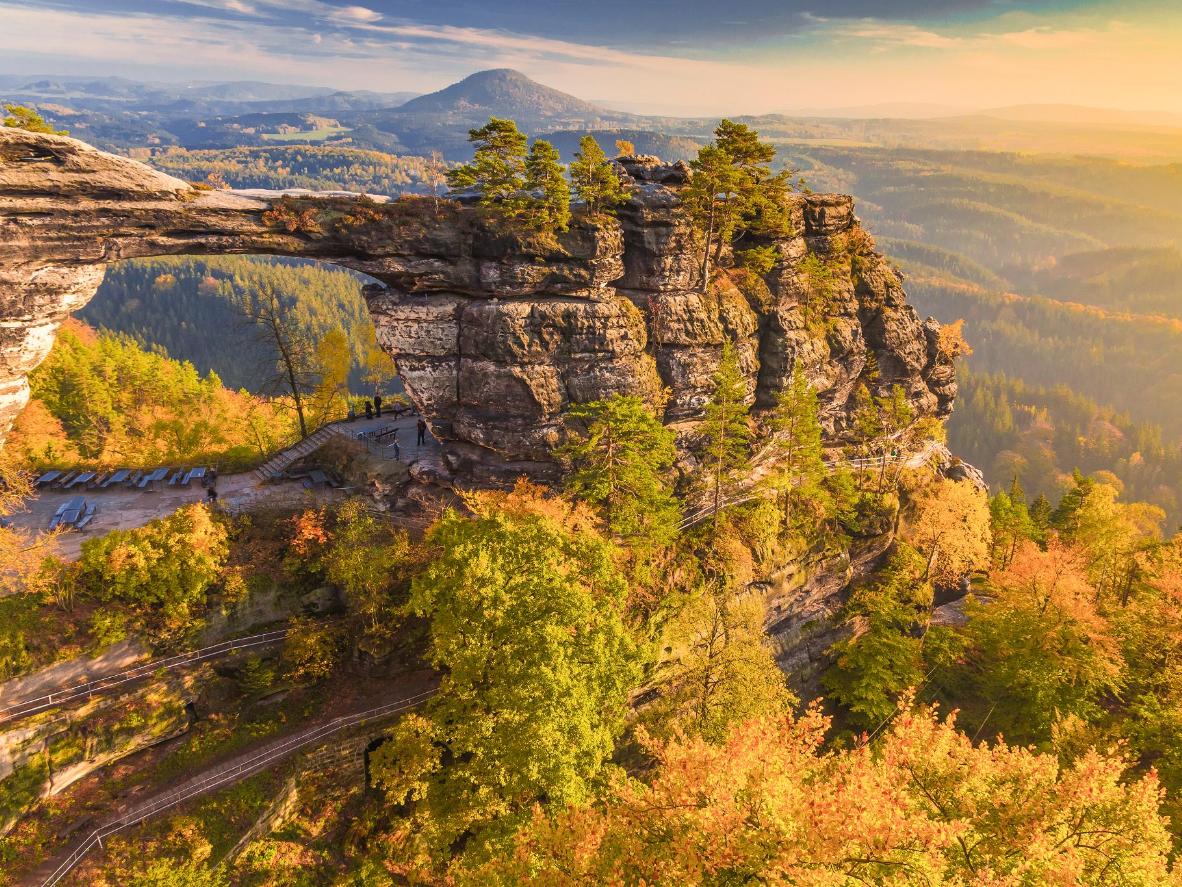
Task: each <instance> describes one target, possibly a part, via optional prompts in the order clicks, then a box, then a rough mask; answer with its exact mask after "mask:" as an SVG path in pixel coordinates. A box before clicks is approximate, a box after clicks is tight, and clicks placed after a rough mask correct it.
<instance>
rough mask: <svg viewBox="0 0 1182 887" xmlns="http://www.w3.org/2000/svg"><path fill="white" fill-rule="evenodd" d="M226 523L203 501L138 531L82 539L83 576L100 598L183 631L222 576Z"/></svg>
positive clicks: (168, 629)
mask: <svg viewBox="0 0 1182 887" xmlns="http://www.w3.org/2000/svg"><path fill="white" fill-rule="evenodd" d="M227 539H228V534H227V530H226V527H225V525H224V524H223V522H222V521H221V520H219V519H218V518H216V517H215V516H214V515H213V514H212V513H211V512H210V510H209V509H208V508H207V507H206V506H205V505H201V504H197V505H186V506H184V507H182V508H180V509H178V510H177V511H175V512H173V513H172V514H170V515H168V516H167V517H161V518H157V519H155V520H153V521H149V522H148V523H147V524H145V525H144V526H142V527H139V528H137V529H134V530H114V531H112V532H110V533H107V534H106V535H105V536H99V537H97V538H95V539H88V540H86V541H85V542H83V543H82V557H81V560H80V567H81V574H82V581H83V583H84V585H85V586H86V587H87V588H88V589H89V591H90V593H92V594H93V595H94V596H95V597H96V598H98V599H99V600H117V601H121V602H123V603H127V604H130V605H132V606H133V607H135V608H136V609H137V610H139V612H140V613H141V614H142V615H143V617H144V619H145V620H146V621H147V622H148V623H149V624H151V625H152V626H153V627H154V628H155V629H156V630H157V631H160V632H163V633H165V634H174V633H177V632H181V631H183V630H185V629H187V628H189V627H191V625H192V617H193V615H194V613H195V611H196V610H197V609H198V608H199V607H200V606H201V605H202V604H203V603H204V600H205V595H206V593H207V592H208V591H209V590H210V588H211V586H212V585H213V583H214V581H215V580H216V579H217V578H218V576H219V574H220V572H221V568H222V566H223V565H224V563H225V560H226V555H227V553H228V546H227Z"/></svg>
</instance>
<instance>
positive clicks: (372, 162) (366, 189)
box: [145, 145, 441, 195]
mask: <svg viewBox="0 0 1182 887" xmlns="http://www.w3.org/2000/svg"><path fill="white" fill-rule="evenodd" d="M145 159H146V160H147V161H148V162H149V163H151V165H152V166H154V167H156V168H157V169H159V170H161V171H163V172H166V173H169V174H170V175H174V176H177V177H178V178H182V179H187V180H192V181H199V182H204V181H208V180H209V179H210V177H211V176H212V177H214V178H215V179H216V180H218V181H219V182H225V184H226V185H228V186H230V187H232V188H271V189H285V188H307V189H310V190H313V191H357V192H360V193H363V194H390V195H396V194H402V193H407V192H411V193H423V192H429V191H430V190H431V182H432V176H433V172H432V169H433V164H434V165H435V166H436V167H438V166H439V164H440V163H441V162H440V161H432V160H431V158H429V157H415V156H395V155H394V154H387V153H384V152H381V151H366V150H361V149H358V148H348V147H317V146H315V145H293V146H286V147H266V148H226V149H222V150H196V151H188V150H185V149H184V148H168V149H165V150H159V151H154V152H153V153H152V154H151V155H150V156H149V157H147V158H145ZM434 175H435V178H436V179H438V175H437V174H434Z"/></svg>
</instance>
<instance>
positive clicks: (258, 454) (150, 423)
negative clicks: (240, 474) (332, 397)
mask: <svg viewBox="0 0 1182 887" xmlns="http://www.w3.org/2000/svg"><path fill="white" fill-rule="evenodd" d="M29 383H30V386H31V388H32V400H31V401H30V403H29V406H28V407H27V408H26V409H25V411H24V412H23V413H22V414H21V415H20V417H19V418H18V419H17V423H16V426H15V427H14V428H13V431H12V433H11V435H10V437H9V439H8V441H6V443H5V450H6V451H8V452H10V454H15V455H16V456H17V457H19V458H21V459H26V460H28V461H30V462H32V463H34V464H37V465H61V466H70V465H77V464H88V465H104V466H116V465H119V466H130V467H150V466H157V465H166V464H169V463H174V462H199V461H206V462H211V463H217V464H220V465H222V466H223V467H225V468H233V467H242V466H245V465H249V464H251V463H252V462H256V461H258V460H260V459H261V458H263V457H264V456H265V455H266V454H268V453H270V452H272V451H274V450H276V449H278V448H280V447H282V446H283V445H285V444H286V443H288V442H290V441H291V439H292V437H293V435H294V432H295V429H294V425H293V424H292V421H291V418H290V411H289V410H288V409H286V408H284V406H283V405H282V403H281V402H279V401H268V400H263V399H260V398H257V397H254V396H252V395H250V394H247V393H246V392H237V391H232V390H228V389H227V388H225V387H223V385H222V382H221V379H220V378H219V377H218V376H217V374H216V373H207V374H202V373H201V372H199V371H198V370H197V369H196V368H195V367H194V366H193V365H192V364H191V363H187V362H181V361H176V360H172V359H170V358H168V357H167V356H166V355H164V354H161V353H159V352H154V351H145V350H144V349H142V348H141V347H140V346H139V345H137V344H136V343H135V342H134V341H133V340H131V339H130V338H128V337H126V336H121V335H114V334H108V333H104V334H96V333H95V332H94V331H93V330H91V329H89V328H88V327H85V326H83V325H82V324H79V323H77V322H76V321H72V322H70V323H68V324H67V325H66V326H64V327H62V329H61V331H60V333H59V334H58V338H57V342H56V343H55V344H54V347H53V351H52V352H51V353H50V355H49V357H48V358H47V359H46V360H45V362H44V363H42V364H41V366H39V367H38V368H37V369H36V370H35V371H34V372H33V374H32V375H31V376H30V378H29Z"/></svg>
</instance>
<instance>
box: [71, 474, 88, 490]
mask: <svg viewBox="0 0 1182 887" xmlns="http://www.w3.org/2000/svg"><path fill="white" fill-rule="evenodd" d="M92 480H94V472H93V471H82V472H79V473H78V474H77V475H75V476H74V478H73V479H72V480H71V481H70V482H69V483H68V484H66V489H67V490H70V489H73V488H74V487H84V486H86V485H87V484H88V483H90V482H91V481H92Z"/></svg>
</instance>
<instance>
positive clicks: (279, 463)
mask: <svg viewBox="0 0 1182 887" xmlns="http://www.w3.org/2000/svg"><path fill="white" fill-rule="evenodd" d="M339 433H340V429H339V428H338V427H337V423H335V422H334V423H331V424H328V425H325V426H324V427H323V428H321V429H320V430H319V431H314V432H313V433H312V434H309V435H308V436H307V437H305V438H304V439H303V440H301V441H300V442H299V443H297V444H294V445H293V446H290V447H288V448H287V449H286V450H283V451H281V452H278V453H276V454H275V455H274V456H272V457H271V458H270V459H268V460H267V461H266V462H264V463H263V464H262V465H260V466H259V467H258V468H256V469H255V470H254V475H255V477H257V478H258V479H259V480H260V481H269V480H274V479H275V478H277V477H279V476H280V475H282V474H283V472H285V471H287V469H288V468H290V467H291V465H292V463H294V462H296V461H298V460H300V459H302V458H304V456H307V455H308V454H309V453H312V452H315V451H316V450H318V449H320V448H321V447H322V446H324V445H325V444H326V443H328V441H329V440H330V439H331V438H333V437H335V436H336V435H337V434H339Z"/></svg>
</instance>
